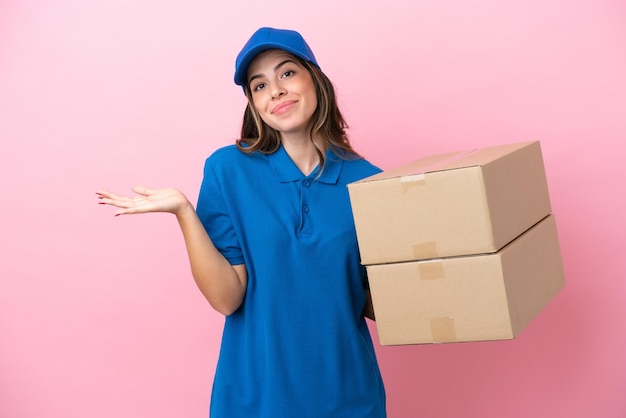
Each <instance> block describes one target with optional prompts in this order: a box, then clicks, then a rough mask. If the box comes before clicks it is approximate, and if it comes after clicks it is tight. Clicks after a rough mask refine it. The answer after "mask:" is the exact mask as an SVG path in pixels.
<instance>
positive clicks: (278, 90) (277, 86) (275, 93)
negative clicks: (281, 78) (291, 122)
mask: <svg viewBox="0 0 626 418" xmlns="http://www.w3.org/2000/svg"><path fill="white" fill-rule="evenodd" d="M285 93H287V91H286V90H285V88H284V87H283V86H282V84H281V83H274V85H273V86H272V98H273V99H278V98H280V97H282V96H284V95H285Z"/></svg>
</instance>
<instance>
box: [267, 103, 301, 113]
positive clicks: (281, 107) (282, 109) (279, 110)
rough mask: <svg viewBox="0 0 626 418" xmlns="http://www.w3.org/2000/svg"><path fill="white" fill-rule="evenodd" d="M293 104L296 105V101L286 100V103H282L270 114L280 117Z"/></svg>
mask: <svg viewBox="0 0 626 418" xmlns="http://www.w3.org/2000/svg"><path fill="white" fill-rule="evenodd" d="M294 104H296V100H288V101H286V102H282V103H280V104H279V105H277V106H276V107H274V108H273V109H272V114H273V115H282V114H283V113H286V112H288V111H289V110H290V109H291V108H292V107H293V105H294Z"/></svg>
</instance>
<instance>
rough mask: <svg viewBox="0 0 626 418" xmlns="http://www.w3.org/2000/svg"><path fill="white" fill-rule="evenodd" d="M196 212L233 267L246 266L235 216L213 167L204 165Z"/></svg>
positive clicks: (207, 162) (214, 242) (209, 162)
mask: <svg viewBox="0 0 626 418" xmlns="http://www.w3.org/2000/svg"><path fill="white" fill-rule="evenodd" d="M196 212H197V214H198V217H199V218H200V222H202V225H204V229H206V231H207V233H208V234H209V237H210V238H211V240H212V241H213V244H214V245H215V247H216V248H217V249H218V250H219V251H220V252H221V253H222V255H224V257H226V259H227V260H228V261H229V262H230V263H231V264H232V265H238V264H244V258H243V252H242V250H241V245H240V243H239V239H238V237H237V233H236V229H235V225H234V223H233V216H232V213H231V210H229V206H228V204H227V202H226V196H225V195H224V188H223V184H222V183H221V182H220V179H219V177H218V175H217V174H216V173H215V170H214V169H213V167H212V165H211V159H210V158H209V159H207V160H206V162H205V164H204V177H203V179H202V185H201V187H200V194H199V196H198V204H197V205H196Z"/></svg>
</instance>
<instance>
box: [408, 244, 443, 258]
mask: <svg viewBox="0 0 626 418" xmlns="http://www.w3.org/2000/svg"><path fill="white" fill-rule="evenodd" d="M413 257H414V258H415V259H416V260H424V259H427V258H437V257H439V251H437V243H436V242H435V241H428V242H423V243H421V244H413Z"/></svg>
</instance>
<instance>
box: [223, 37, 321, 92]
mask: <svg viewBox="0 0 626 418" xmlns="http://www.w3.org/2000/svg"><path fill="white" fill-rule="evenodd" d="M268 49H282V50H284V51H287V52H289V53H291V54H294V55H295V56H298V57H300V58H302V59H304V60H306V61H309V62H310V63H312V64H314V65H315V66H316V67H318V68H319V64H318V63H317V60H316V59H315V55H313V51H311V48H310V47H309V45H307V43H306V41H305V40H304V38H303V37H302V35H300V34H299V33H298V32H296V31H293V30H287V29H274V28H267V27H266V28H260V29H258V30H257V31H256V32H254V34H252V36H251V37H250V39H249V40H248V42H247V43H246V45H245V46H244V47H243V49H242V50H241V52H239V55H237V60H236V61H235V84H237V85H239V86H242V87H244V90H245V85H246V81H247V80H246V79H247V78H248V67H249V66H250V63H251V62H252V60H253V59H254V58H255V57H256V56H257V55H259V53H261V52H263V51H267V50H268Z"/></svg>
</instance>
